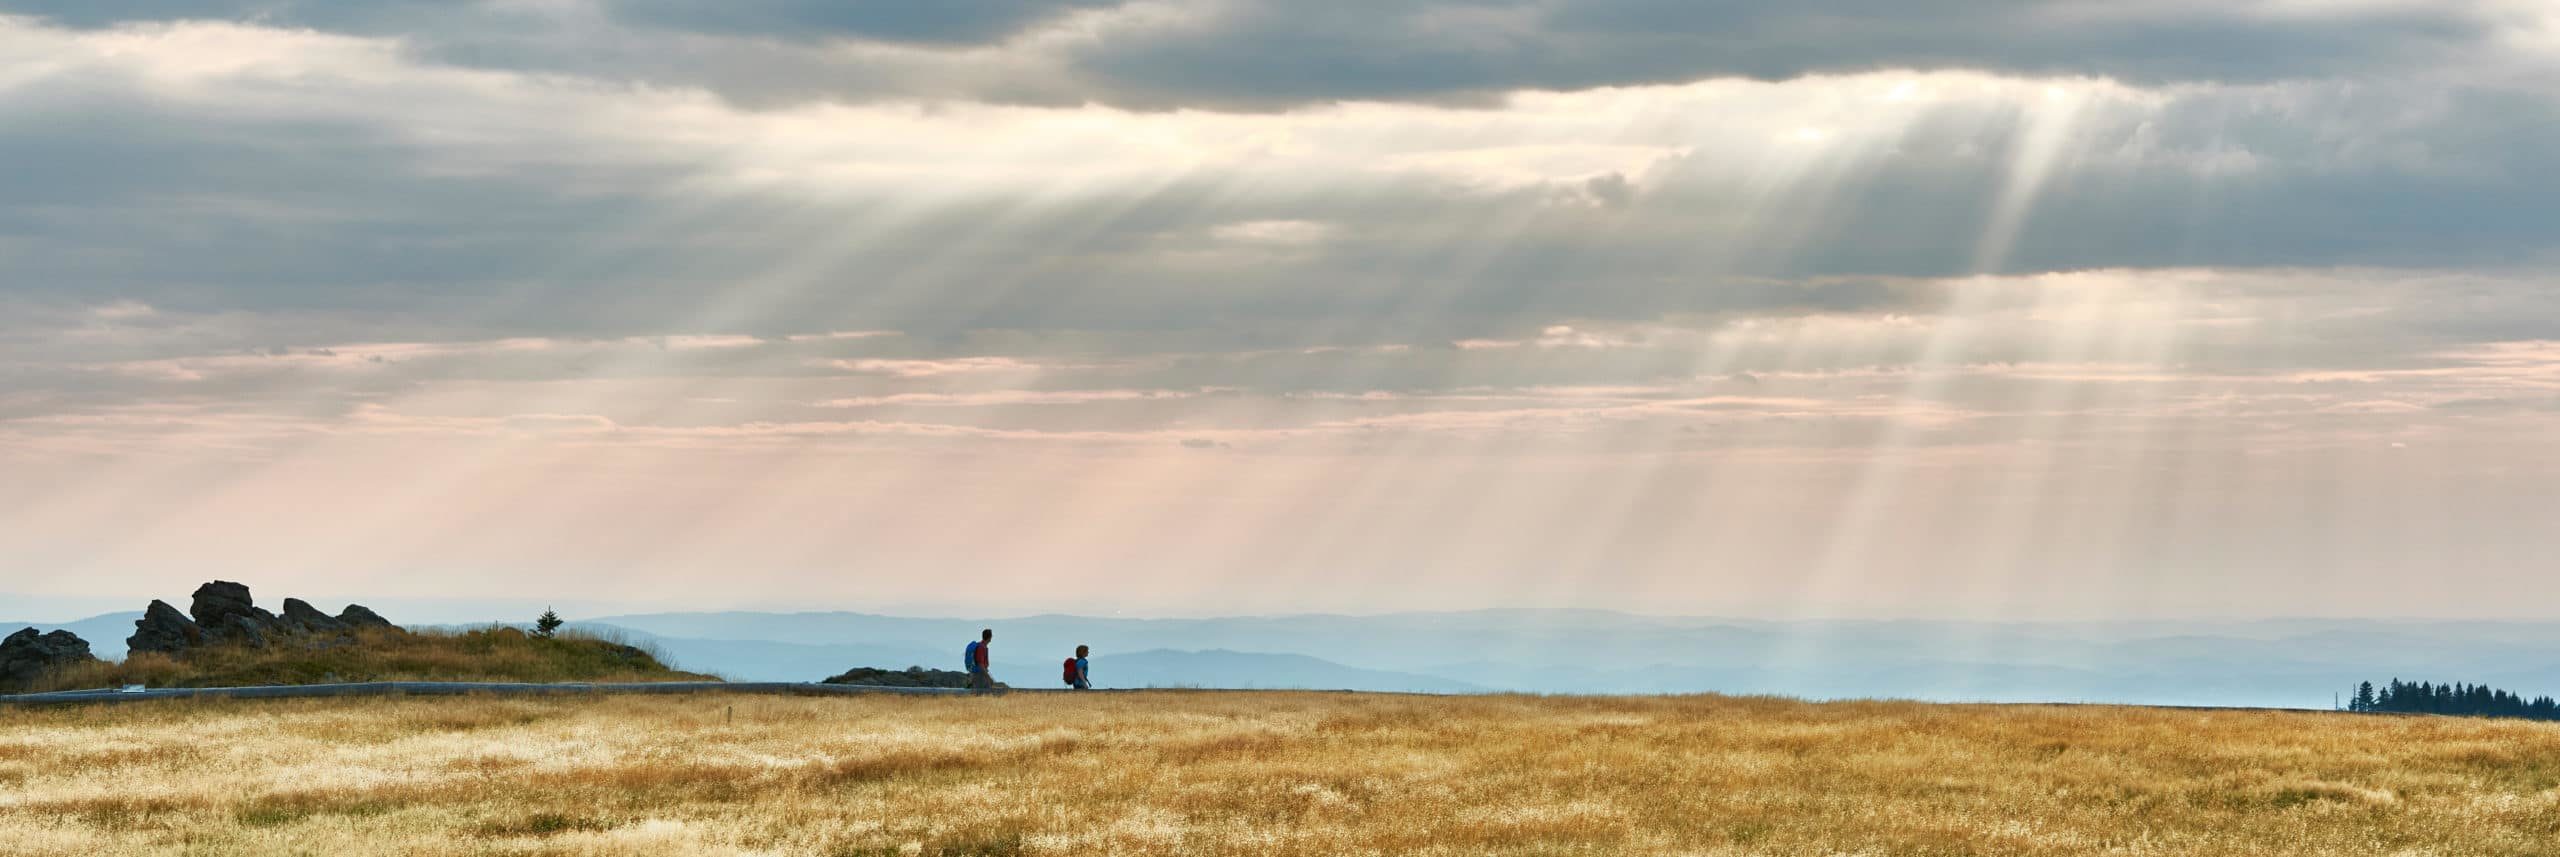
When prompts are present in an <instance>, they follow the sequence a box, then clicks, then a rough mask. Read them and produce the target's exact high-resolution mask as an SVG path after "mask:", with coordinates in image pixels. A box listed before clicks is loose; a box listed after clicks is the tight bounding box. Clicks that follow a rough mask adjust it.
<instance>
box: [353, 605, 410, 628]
mask: <svg viewBox="0 0 2560 857" xmlns="http://www.w3.org/2000/svg"><path fill="white" fill-rule="evenodd" d="M338 621H339V622H340V623H341V624H344V625H346V626H347V627H349V628H389V629H391V630H394V631H397V630H400V626H398V625H394V624H391V620H389V619H385V618H382V614H380V613H375V612H373V611H371V610H367V609H365V606H364V605H362V604H349V605H347V609H345V610H340V611H338Z"/></svg>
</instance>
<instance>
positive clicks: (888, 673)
mask: <svg viewBox="0 0 2560 857" xmlns="http://www.w3.org/2000/svg"><path fill="white" fill-rule="evenodd" d="M822 683H823V684H858V685H865V686H869V687H953V688H966V687H968V686H969V674H968V673H964V672H953V671H951V670H929V669H925V668H923V667H908V668H906V669H903V670H884V669H880V668H877V667H854V668H853V669H849V670H846V671H844V672H843V673H842V674H840V675H836V676H833V677H830V678H828V679H827V680H826V681H824V682H822ZM1006 686H1007V685H1005V684H1004V683H1003V682H997V683H996V687H999V688H1002V687H1006Z"/></svg>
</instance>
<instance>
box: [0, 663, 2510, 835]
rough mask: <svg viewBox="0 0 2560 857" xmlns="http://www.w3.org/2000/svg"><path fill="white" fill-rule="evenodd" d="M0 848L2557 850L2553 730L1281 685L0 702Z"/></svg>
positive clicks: (2474, 723) (2131, 711)
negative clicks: (69, 704)
mask: <svg viewBox="0 0 2560 857" xmlns="http://www.w3.org/2000/svg"><path fill="white" fill-rule="evenodd" d="M731 709H734V711H735V717H734V720H732V719H730V717H729V716H727V713H726V712H728V711H729V710H731ZM0 853H7V854H47V855H51V854H65V855H71V854H164V853H165V854H196V855H232V854H239V855H286V854H314V855H374V854H380V855H390V854H400V855H447V854H452V855H459V854H559V855H621V854H774V855H893V854H928V855H930V854H980V855H987V854H1162V855H1173V854H1181V855H1219V854H1448V855H1459V854H1466V855H1475V854H1504V855H1563V854H1595V855H1596V854H1696V855H1757V854H1766V855H1780V854H1784V855H1795V854H1819V855H1960V854H1980V855H1998V854H2060V855H2083V854H2086V855H2096V854H2161V855H2288V854H2322V855H2368V854H2370V855H2447V857H2451V855H2464V856H2465V857H2470V855H2548V854H2555V853H2560V726H2554V725H2545V724H2535V723H2528V722H2521V721H2491V720H2467V719H2450V718H2419V717H2384V716H2357V715H2341V714H2327V713H2277V712H2246V711H2175V710H2160V709H2141V708H2103V707H2029V706H2019V707H2003V706H1958V705H1929V704H1920V703H1831V704H1809V703H1800V702H1792V701H1784V700H1775V699H1763V698H1730V697H1715V696H1697V697H1657V698H1539V697H1519V696H1497V697H1460V698H1435V697H1417V696H1385V695H1352V694H1323V693H1277V692H1274V693H1186V692H1139V693H1112V694H1086V695H1069V694H1057V693H1044V694H1027V693H1016V694H1011V695H1008V696H1004V697H1001V698H955V697H912V696H886V695H884V696H863V697H770V696H748V695H718V694H707V695H685V696H616V697H550V698H522V697H510V698H370V699H334V700H267V701H205V702H167V703H163V702H150V703H140V704H131V705H124V706H101V707H82V708H34V709H8V708H0Z"/></svg>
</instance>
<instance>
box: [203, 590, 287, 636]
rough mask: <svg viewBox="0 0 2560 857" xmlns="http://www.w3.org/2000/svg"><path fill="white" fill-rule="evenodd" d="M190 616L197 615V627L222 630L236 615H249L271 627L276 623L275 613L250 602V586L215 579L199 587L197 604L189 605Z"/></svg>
mask: <svg viewBox="0 0 2560 857" xmlns="http://www.w3.org/2000/svg"><path fill="white" fill-rule="evenodd" d="M187 615H190V616H194V617H195V619H196V624H198V625H203V626H205V627H207V628H220V627H223V626H224V625H226V624H228V623H229V620H230V618H231V617H233V616H250V617H253V618H256V619H258V620H259V621H260V622H261V623H263V624H269V625H272V624H275V618H276V617H275V614H273V613H268V612H267V611H264V610H260V609H258V605H257V603H256V602H255V601H252V600H250V598H249V587H248V585H246V584H240V583H233V582H231V581H228V580H216V581H213V582H211V583H207V584H205V585H203V586H199V587H196V594H195V601H194V602H192V603H190V604H189V605H188V606H187Z"/></svg>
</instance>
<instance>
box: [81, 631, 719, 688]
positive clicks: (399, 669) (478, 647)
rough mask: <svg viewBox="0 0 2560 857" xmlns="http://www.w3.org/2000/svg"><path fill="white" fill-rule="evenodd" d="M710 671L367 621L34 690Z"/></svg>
mask: <svg viewBox="0 0 2560 857" xmlns="http://www.w3.org/2000/svg"><path fill="white" fill-rule="evenodd" d="M703 678H710V676H704V675H698V674H695V673H687V672H677V671H675V670H671V669H668V668H667V667H666V665H665V664H663V663H660V662H659V659H658V657H657V655H655V654H652V653H650V652H648V651H646V650H638V649H633V648H631V647H629V646H625V645H623V644H622V643H621V642H620V641H617V640H608V639H601V638H596V637H588V636H578V635H574V634H562V635H561V636H559V637H558V638H554V639H541V638H537V637H534V636H531V635H529V634H526V633H524V632H523V631H519V630H516V629H514V628H484V629H478V630H470V631H462V632H458V633H449V632H441V631H419V632H412V633H402V632H398V631H385V630H365V631H361V632H358V634H357V636H356V639H355V640H354V641H353V642H343V641H338V640H331V639H295V638H291V637H280V638H278V641H277V642H276V644H275V645H271V646H268V647H266V648H260V649H253V648H245V647H240V646H209V647H205V648H201V649H196V650H193V651H190V652H188V653H187V654H186V656H185V657H180V658H172V657H169V656H167V655H163V654H159V653H156V652H135V653H133V654H132V655H131V656H129V657H127V658H125V659H124V661H122V662H120V663H119V662H99V663H93V664H88V665H85V666H79V667H74V668H71V669H67V670H61V671H58V672H55V673H53V674H51V675H48V676H46V677H44V678H42V679H40V680H38V681H37V682H36V685H35V687H34V689H35V690H72V689H79V688H95V687H116V686H119V685H127V684H140V685H148V686H150V687H239V686H244V685H263V684H319V683H325V682H341V681H531V682H575V681H682V680H688V679H703Z"/></svg>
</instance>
